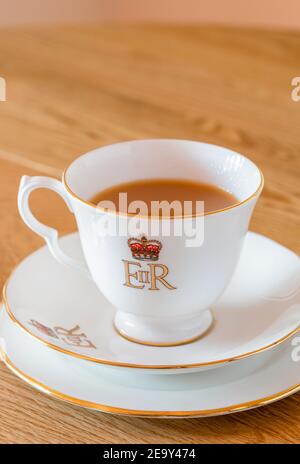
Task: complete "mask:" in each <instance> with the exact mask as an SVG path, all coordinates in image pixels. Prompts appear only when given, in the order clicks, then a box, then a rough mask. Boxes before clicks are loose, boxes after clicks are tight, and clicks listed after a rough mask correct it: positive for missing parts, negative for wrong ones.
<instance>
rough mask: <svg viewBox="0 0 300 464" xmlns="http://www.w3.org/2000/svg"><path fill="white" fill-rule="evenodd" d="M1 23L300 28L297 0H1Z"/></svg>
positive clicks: (299, 8)
mask: <svg viewBox="0 0 300 464" xmlns="http://www.w3.org/2000/svg"><path fill="white" fill-rule="evenodd" d="M0 11H1V14H0V25H1V26H7V25H17V24H44V23H53V22H57V23H58V22H59V23H69V22H84V21H137V20H139V21H160V22H170V21H172V22H194V23H195V22H198V23H199V22H208V23H211V22H214V23H219V24H230V25H254V26H255V25H256V26H270V27H272V26H276V27H281V28H299V27H300V1H299V0H251V1H246V0H209V1H204V0H21V1H20V0H10V1H8V0H0Z"/></svg>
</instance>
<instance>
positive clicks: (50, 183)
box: [18, 176, 91, 278]
mask: <svg viewBox="0 0 300 464" xmlns="http://www.w3.org/2000/svg"><path fill="white" fill-rule="evenodd" d="M40 188H43V189H45V188H46V189H50V190H53V191H54V192H56V193H58V194H59V195H60V196H61V197H62V198H63V199H64V200H65V202H66V204H67V206H68V208H69V210H70V211H71V213H73V210H72V206H71V202H70V200H69V198H68V196H67V194H66V192H65V190H64V188H63V185H62V183H61V182H60V181H59V180H57V179H53V178H52V177H43V176H34V177H29V176H23V177H22V179H21V182H20V186H19V193H18V208H19V212H20V215H21V217H22V219H23V221H24V222H25V224H26V225H27V226H28V227H29V228H30V229H31V230H33V231H34V232H35V233H36V234H38V235H40V236H41V237H42V238H43V239H44V240H45V241H46V243H47V245H48V248H49V250H50V252H51V254H52V255H53V256H54V258H56V259H57V261H59V262H60V263H61V264H64V265H66V266H69V267H71V268H73V269H76V270H77V271H79V272H80V273H81V274H83V275H84V276H85V277H89V278H91V275H90V272H89V270H88V268H87V267H86V265H85V263H83V262H80V261H78V260H76V259H73V258H71V257H70V256H68V255H66V254H65V253H64V252H63V251H62V249H61V248H60V246H59V241H58V232H57V230H56V229H53V228H52V227H49V226H46V225H45V224H42V223H41V222H40V221H38V220H37V219H36V218H35V217H34V216H33V214H32V212H31V210H30V207H29V203H28V200H29V196H30V194H31V192H33V190H36V189H40Z"/></svg>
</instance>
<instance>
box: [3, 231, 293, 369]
mask: <svg viewBox="0 0 300 464" xmlns="http://www.w3.org/2000/svg"><path fill="white" fill-rule="evenodd" d="M60 246H61V247H62V249H63V250H64V251H65V252H67V253H70V254H71V255H72V256H74V257H76V258H77V259H81V257H82V255H81V251H80V243H79V238H78V234H72V235H69V236H66V237H64V238H62V239H60ZM299 289H300V269H299V258H298V256H296V255H295V254H294V253H293V252H291V251H290V250H288V249H286V248H284V247H282V246H281V245H279V244H278V243H276V242H273V241H272V240H270V239H268V238H266V237H263V236H261V235H258V234H254V233H252V232H249V233H248V235H247V237H246V241H245V246H244V248H243V251H242V256H241V259H240V262H239V264H238V267H237V269H236V272H235V274H234V277H233V280H232V282H231V284H230V285H229V287H228V289H227V290H226V291H225V293H224V295H223V296H222V298H221V299H220V300H219V302H218V303H216V305H215V306H214V307H213V314H214V318H215V323H214V327H213V328H212V329H211V330H210V332H209V333H208V334H207V336H206V337H203V338H202V339H200V340H197V341H195V342H194V343H190V344H186V345H182V346H175V347H151V346H143V345H139V344H136V343H132V342H129V341H127V340H125V339H124V338H122V337H119V336H118V334H117V333H116V332H115V331H114V329H113V325H112V321H113V317H114V312H115V310H114V307H113V306H112V305H111V304H110V303H109V302H108V301H107V300H106V299H105V297H104V296H103V295H102V294H101V293H100V292H99V291H98V289H97V288H96V286H95V285H94V283H93V282H91V281H90V280H89V279H83V278H82V277H81V276H80V275H79V274H78V273H77V272H75V271H73V270H72V269H66V268H65V267H64V266H62V265H60V264H59V263H58V262H57V261H56V260H55V259H54V258H53V257H52V256H51V254H50V252H49V250H48V248H47V247H43V248H41V249H40V250H38V251H36V252H35V253H33V254H32V255H30V256H28V257H27V258H26V259H25V260H24V261H23V262H21V263H20V264H19V265H18V267H17V268H16V269H15V270H14V272H13V273H12V275H11V277H10V279H9V281H8V283H7V285H6V290H5V292H4V301H5V302H6V305H7V309H8V311H9V314H10V316H11V318H12V319H13V320H14V321H15V322H17V323H18V324H19V326H21V327H22V328H23V329H24V330H25V331H26V332H27V333H30V334H31V335H32V336H34V337H36V338H38V339H39V340H40V341H42V342H43V343H45V344H48V345H49V346H51V347H52V348H54V349H56V350H60V351H63V352H65V353H68V354H70V355H72V356H75V357H82V358H84V359H87V360H90V361H95V362H96V363H100V364H109V365H111V366H117V367H115V368H116V369H119V366H121V367H123V369H125V370H127V371H134V370H140V371H143V372H149V373H153V372H157V373H158V372H160V373H182V372H184V373H186V372H192V371H198V370H201V369H202V370H204V369H208V368H212V367H217V366H220V365H222V364H226V363H229V362H231V363H232V361H237V360H239V359H241V358H243V357H247V356H250V355H252V354H254V353H257V352H259V351H262V350H265V349H267V348H270V347H273V346H274V345H275V344H278V343H280V342H281V341H283V340H284V339H285V338H287V337H289V336H291V335H292V334H293V333H295V332H296V331H297V330H298V329H299V326H300V292H299V291H297V290H299ZM196 293H197V292H196Z"/></svg>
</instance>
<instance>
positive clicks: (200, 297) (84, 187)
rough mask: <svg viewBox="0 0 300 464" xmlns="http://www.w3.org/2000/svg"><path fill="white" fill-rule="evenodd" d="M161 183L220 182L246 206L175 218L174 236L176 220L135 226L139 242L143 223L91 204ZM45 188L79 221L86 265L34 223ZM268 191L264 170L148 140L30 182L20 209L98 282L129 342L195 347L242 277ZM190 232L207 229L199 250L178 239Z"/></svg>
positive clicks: (223, 155)
mask: <svg viewBox="0 0 300 464" xmlns="http://www.w3.org/2000/svg"><path fill="white" fill-rule="evenodd" d="M159 177H161V178H173V179H174V178H184V179H190V180H197V181H201V182H205V183H209V184H214V185H216V186H218V187H221V188H223V189H224V190H226V191H229V192H231V193H232V194H233V195H234V196H235V197H236V198H237V199H238V202H237V203H236V204H234V205H231V206H229V207H227V208H224V209H222V210H217V211H213V212H209V213H203V212H202V213H200V214H196V215H191V216H185V215H183V216H182V217H174V218H172V219H168V220H169V222H171V229H172V230H171V232H170V231H169V233H166V232H165V231H164V230H162V229H163V227H162V225H163V224H164V221H166V220H167V218H162V217H154V218H153V217H151V218H150V217H149V216H141V217H139V218H138V221H137V222H135V226H137V223H138V230H139V233H137V234H135V235H132V229H133V224H132V221H133V219H134V220H135V221H136V219H137V218H136V217H132V215H131V214H128V213H126V212H121V213H120V212H115V211H113V210H107V209H103V208H99V207H97V206H96V205H95V204H93V203H91V202H90V201H89V200H90V199H91V198H92V197H93V196H94V195H95V194H96V193H97V192H99V190H100V189H106V188H108V187H110V186H113V185H116V184H120V183H123V182H129V181H133V180H137V179H153V178H159ZM37 188H49V189H51V190H54V191H55V192H57V193H58V194H60V195H61V196H62V197H63V199H64V200H65V202H66V203H67V205H68V207H69V209H70V210H71V211H72V212H73V213H74V214H75V217H76V221H77V225H78V231H79V236H80V240H81V244H82V249H83V253H84V256H85V261H86V264H85V263H81V262H77V261H76V260H74V259H73V258H72V257H69V256H67V255H66V254H65V253H64V252H63V251H62V250H61V248H60V245H59V241H58V233H57V231H56V230H55V229H52V228H50V227H48V226H46V225H43V224H41V223H40V222H39V221H38V220H37V219H36V218H35V217H34V216H33V215H32V213H31V211H30V208H29V204H28V198H29V195H30V193H31V192H32V191H33V190H35V189H37ZM262 188H263V176H262V173H261V171H260V170H259V169H258V168H257V167H256V166H255V164H254V163H253V162H252V161H250V160H249V159H247V158H245V157H244V156H242V155H241V154H238V153H236V152H234V151H231V150H229V149H226V148H222V147H219V146H215V145H210V144H206V143H200V142H192V141H186V140H173V139H170V140H168V139H166V140H164V139H161V140H140V141H130V142H124V143H118V144H114V145H110V146H106V147H102V148H98V149H96V150H94V151H91V152H89V153H87V154H84V155H82V156H80V157H79V158H77V159H76V160H75V161H73V162H72V163H71V165H70V166H69V167H68V168H67V169H66V171H65V172H64V174H63V179H62V182H60V181H58V180H56V179H53V178H49V177H28V176H24V177H23V178H22V180H21V184H20V189H19V196H18V205H19V211H20V214H21V216H22V218H23V220H24V222H25V223H26V224H27V225H28V226H29V227H30V228H31V229H32V230H33V231H35V232H36V233H37V234H38V235H40V236H42V237H43V238H44V239H45V241H46V243H47V245H48V247H49V249H50V251H51V253H52V254H53V256H54V257H55V258H56V259H57V260H58V261H59V262H60V263H62V264H66V265H68V266H70V267H72V268H76V269H77V270H79V271H80V272H82V273H83V275H84V276H88V277H90V278H91V279H92V280H93V281H94V283H95V284H96V285H97V287H98V288H99V290H100V291H101V292H102V293H103V294H104V295H105V297H106V298H107V299H108V300H109V302H110V303H112V304H113V305H114V306H115V308H116V313H115V319H114V321H113V323H114V326H115V328H116V330H117V331H118V332H119V333H120V334H121V335H122V336H124V337H125V338H128V339H129V340H131V341H135V342H138V343H142V344H149V345H154V346H172V345H178V344H183V343H188V342H190V341H193V340H195V339H196V338H198V337H200V336H201V335H203V334H204V333H206V332H207V330H208V329H209V328H210V326H211V325H212V322H213V316H212V312H211V308H212V305H213V304H214V303H215V301H216V300H217V299H218V298H219V297H220V295H221V294H222V292H223V291H224V290H225V288H226V287H227V285H228V283H229V282H230V279H231V277H232V275H233V272H234V270H235V267H236V264H237V262H238V259H239V256H240V253H241V250H242V246H243V241H244V238H245V236H246V234H247V230H248V225H249V220H250V217H251V214H252V212H253V208H254V206H255V204H256V201H257V199H258V197H259V195H260V193H261V191H262ZM169 225H170V224H169ZM182 225H183V226H184V227H185V226H187V230H191V229H192V228H194V229H193V230H197V231H198V234H199V231H201V233H202V240H200V241H199V240H198V242H199V243H197V244H196V246H194V245H195V244H191V243H189V240H188V238H187V236H186V234H183V233H182V234H181V235H180V234H178V233H177V234H176V233H174V229H176V230H179V229H180V227H179V228H177V226H181V228H182ZM153 229H154V230H155V231H156V232H155V235H153V232H152V231H153ZM149 230H150V232H149ZM198 238H199V237H198ZM189 239H190V238H189ZM190 242H191V240H190ZM83 311H84V308H83Z"/></svg>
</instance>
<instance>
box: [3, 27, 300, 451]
mask: <svg viewBox="0 0 300 464" xmlns="http://www.w3.org/2000/svg"><path fill="white" fill-rule="evenodd" d="M299 56H300V33H299V32H281V31H264V30H253V29H251V30H250V29H233V28H221V27H212V26H207V27H204V26H201V27H200V26H199V27H197V26H162V25H160V26H156V25H151V26H149V25H147V26H146V25H139V26H136V25H127V26H125V25H124V26H119V25H105V26H104V25H99V26H76V27H75V26H73V27H60V28H50V29H39V28H31V29H16V30H13V29H7V30H1V31H0V75H1V76H2V77H4V78H5V79H6V83H7V101H5V102H0V186H1V187H0V201H1V203H0V205H1V208H0V218H1V231H0V237H1V241H0V248H1V253H0V256H1V260H0V271H1V285H2V284H3V283H4V281H5V279H6V278H7V277H8V276H9V273H10V272H11V270H12V268H13V267H14V266H15V265H16V264H17V263H18V262H19V261H20V260H21V259H22V258H24V257H25V256H26V255H27V254H28V253H30V252H32V251H33V250H35V249H36V248H38V247H39V246H41V245H42V244H43V242H42V240H41V239H40V238H38V237H37V236H36V235H34V234H33V233H32V232H31V231H29V230H28V229H27V228H26V226H25V225H23V223H22V221H21V219H20V218H19V215H18V212H17V207H16V195H17V190H18V182H19V179H20V177H21V175H23V174H29V175H34V174H40V175H43V174H44V175H52V176H55V177H59V176H60V175H61V171H62V169H63V168H64V167H65V166H66V165H67V164H68V163H69V162H70V161H71V160H72V159H74V158H75V157H77V156H78V155H79V154H81V153H84V152H86V151H88V150H90V149H92V148H95V147H97V146H102V145H105V144H108V143H113V142H118V141H122V140H129V139H141V138H152V137H175V138H185V139H193V140H202V141H207V142H211V143H216V144H220V145H224V146H227V147H230V148H232V149H235V150H238V151H240V152H242V153H244V154H246V155H247V156H248V157H249V158H251V159H252V160H253V161H255V162H256V163H257V164H258V165H259V166H260V167H261V169H262V170H263V173H264V175H265V182H266V183H265V189H264V192H263V195H262V197H261V199H260V201H259V203H258V205H257V208H256V210H255V213H254V216H253V220H252V224H251V229H252V230H254V231H257V232H260V233H262V234H265V235H267V236H269V237H271V238H272V239H274V240H277V241H278V242H280V243H282V244H283V245H285V246H287V247H289V248H291V249H292V250H294V251H295V252H297V253H300V240H299V232H300V201H299V199H300V183H299V177H300V163H299V158H300V132H299V119H300V102H299V103H296V102H294V101H293V100H292V99H291V90H292V87H291V80H292V78H293V77H294V76H298V75H300V68H299ZM32 204H33V208H34V210H35V212H36V213H37V214H38V216H39V218H41V219H42V220H44V221H45V222H47V223H48V224H51V225H55V226H56V227H57V228H58V229H59V230H60V232H61V233H62V234H64V233H67V232H69V231H71V230H74V229H75V224H74V220H73V218H72V216H71V215H70V214H69V213H68V212H67V209H66V208H65V206H64V204H63V202H62V201H61V200H60V199H59V198H57V197H56V196H55V194H51V193H48V192H44V191H43V192H42V191H39V192H35V194H34V195H33V198H32ZM275 265H276V263H274V266H275ZM0 442H1V443H176V442H177V443H211V442H217V443H257V442H258V443H265V442H269V443H272V442H280V443H286V442H287V443H288V442H293V443H296V442H300V394H296V395H294V396H293V397H290V398H288V399H285V400H282V401H280V402H278V403H275V404H273V405H270V406H267V407H264V408H261V409H257V410H252V411H249V412H244V413H239V414H235V415H231V416H223V417H218V418H207V419H189V420H158V419H156V420H155V419H138V418H125V417H117V416H112V415H107V414H103V413H99V412H93V411H87V410H83V409H80V408H78V407H75V406H72V405H68V404H65V403H63V402H60V401H58V400H55V399H51V398H49V397H47V396H45V395H43V394H42V393H39V392H37V391H35V390H33V389H32V388H31V387H30V386H27V385H25V384H24V383H23V382H22V381H21V380H19V379H17V378H16V377H15V376H14V375H13V374H12V373H11V372H9V371H8V370H7V368H6V367H4V365H3V364H1V365H0Z"/></svg>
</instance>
